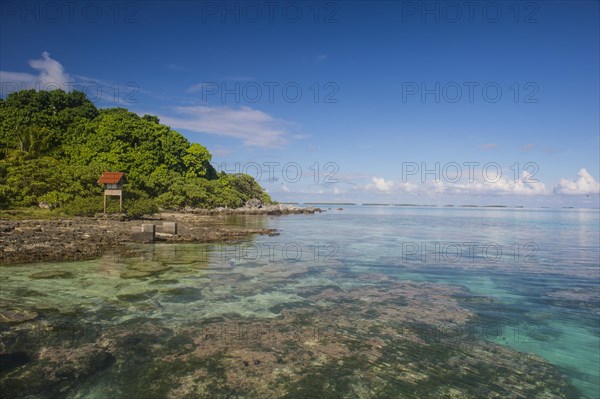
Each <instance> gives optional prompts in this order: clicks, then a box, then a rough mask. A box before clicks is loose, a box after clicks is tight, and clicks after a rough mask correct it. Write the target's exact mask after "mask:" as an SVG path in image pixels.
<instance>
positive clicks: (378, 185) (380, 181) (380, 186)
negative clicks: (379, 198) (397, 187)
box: [367, 177, 394, 192]
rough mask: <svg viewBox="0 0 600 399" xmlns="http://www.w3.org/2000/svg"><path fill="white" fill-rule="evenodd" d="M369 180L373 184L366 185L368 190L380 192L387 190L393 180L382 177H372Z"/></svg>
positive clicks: (391, 186)
mask: <svg viewBox="0 0 600 399" xmlns="http://www.w3.org/2000/svg"><path fill="white" fill-rule="evenodd" d="M371 180H372V181H373V184H369V185H368V186H367V189H368V190H372V189H375V190H377V191H381V192H389V191H390V190H391V189H392V188H393V187H394V182H393V181H391V180H385V179H384V178H383V177H373V178H372V179H371Z"/></svg>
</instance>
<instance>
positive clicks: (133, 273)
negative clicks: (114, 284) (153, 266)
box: [121, 270, 154, 279]
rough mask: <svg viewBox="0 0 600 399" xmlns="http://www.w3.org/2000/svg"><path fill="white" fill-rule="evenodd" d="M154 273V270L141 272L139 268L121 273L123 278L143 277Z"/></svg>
mask: <svg viewBox="0 0 600 399" xmlns="http://www.w3.org/2000/svg"><path fill="white" fill-rule="evenodd" d="M153 274H154V273H152V272H141V271H139V270H128V271H125V272H123V273H121V278H122V279H129V278H142V277H150V276H152V275H153Z"/></svg>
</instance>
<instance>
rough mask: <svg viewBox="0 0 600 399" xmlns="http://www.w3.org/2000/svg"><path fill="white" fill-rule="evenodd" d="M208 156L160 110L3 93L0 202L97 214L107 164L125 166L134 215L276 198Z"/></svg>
mask: <svg viewBox="0 0 600 399" xmlns="http://www.w3.org/2000/svg"><path fill="white" fill-rule="evenodd" d="M210 161H211V154H210V152H209V151H208V150H207V149H206V148H205V147H203V146H202V145H200V144H196V143H193V144H191V143H190V142H189V141H188V140H187V139H186V138H185V137H183V136H182V135H181V134H179V133H177V132H176V131H174V130H171V129H170V128H169V127H168V126H165V125H161V124H160V123H159V120H158V118H157V117H156V116H151V115H144V116H143V117H140V116H138V115H136V114H134V113H132V112H129V111H127V110H126V109H123V108H110V109H97V108H96V106H95V105H94V104H93V103H92V102H91V101H90V100H88V99H87V98H86V96H85V94H83V93H81V92H77V91H74V92H71V93H65V92H64V91H62V90H54V91H35V90H23V91H20V92H16V93H12V94H10V95H9V96H8V97H7V98H6V99H5V100H2V99H0V208H4V209H6V208H10V207H24V206H37V205H38V204H40V203H46V204H48V206H50V207H51V208H59V209H61V210H62V211H63V212H65V213H67V214H72V215H93V214H94V213H95V212H98V211H102V188H101V187H100V186H99V185H98V184H97V180H98V178H99V176H100V175H101V174H102V172H103V171H122V172H125V173H126V176H127V183H126V184H125V186H124V208H125V210H126V211H127V212H128V213H129V214H130V215H132V216H139V215H141V214H143V213H147V212H152V211H156V210H157V209H158V208H159V207H160V208H164V209H178V208H182V207H186V206H191V207H203V208H213V207H218V206H227V207H238V206H241V205H243V204H244V203H245V201H247V200H248V199H251V198H258V199H260V200H261V201H263V202H264V203H270V202H271V199H270V198H269V196H268V194H266V193H265V192H264V191H263V189H262V188H261V187H260V186H259V185H258V183H257V182H256V181H255V180H254V179H253V178H252V177H250V176H248V175H242V174H236V175H228V174H225V173H217V171H216V170H215V169H214V168H213V166H212V165H211V164H210ZM113 206H114V204H113Z"/></svg>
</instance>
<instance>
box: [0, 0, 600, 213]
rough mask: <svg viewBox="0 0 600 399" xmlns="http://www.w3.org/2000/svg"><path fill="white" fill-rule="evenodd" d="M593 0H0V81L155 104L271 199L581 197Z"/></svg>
mask: <svg viewBox="0 0 600 399" xmlns="http://www.w3.org/2000/svg"><path fill="white" fill-rule="evenodd" d="M599 4H600V3H599V2H597V1H564V2H561V1H523V2H519V1H516V2H513V1H510V2H509V1H506V2H504V1H498V2H494V1H474V2H463V1H456V2H454V1H427V2H423V1H286V2H279V1H249V2H248V1H229V2H222V1H169V2H159V1H156V2H152V1H124V2H119V1H80V2H74V1H51V2H44V1H11V0H3V1H2V2H0V96H1V97H3V98H5V97H6V96H7V95H9V94H10V93H11V92H14V91H17V90H19V89H22V88H31V87H34V88H36V89H38V90H49V89H53V88H61V89H63V90H65V91H69V90H81V91H84V92H86V93H87V94H88V97H89V98H90V99H91V100H93V101H94V102H95V103H96V104H97V106H99V107H103V108H104V107H125V108H128V109H129V110H131V111H133V112H136V113H138V114H139V115H144V114H152V115H157V116H158V117H159V118H160V120H161V123H164V124H167V125H169V126H171V127H172V128H173V129H175V130H177V131H179V132H180V133H182V134H183V135H185V136H186V137H187V138H188V139H189V140H190V141H191V142H198V143H200V144H203V145H205V146H206V147H207V148H208V149H209V150H210V151H211V153H212V154H213V165H215V167H216V168H217V169H218V170H225V171H228V172H243V173H248V174H250V175H252V176H254V177H255V178H257V179H258V180H259V182H260V183H261V185H262V186H263V187H265V188H266V189H267V190H268V192H269V193H270V194H271V196H272V197H273V199H275V200H278V201H282V202H286V201H287V202H355V203H393V204H407V203H410V204H432V205H446V204H454V205H464V204H476V205H506V206H520V205H524V206H527V207H546V206H547V207H569V206H574V207H598V206H599V201H600V199H599V191H600V184H599V182H598V180H599V179H600V159H599V153H600V82H599V76H600V74H599V71H600V50H599V49H600V28H599V18H600V9H599Z"/></svg>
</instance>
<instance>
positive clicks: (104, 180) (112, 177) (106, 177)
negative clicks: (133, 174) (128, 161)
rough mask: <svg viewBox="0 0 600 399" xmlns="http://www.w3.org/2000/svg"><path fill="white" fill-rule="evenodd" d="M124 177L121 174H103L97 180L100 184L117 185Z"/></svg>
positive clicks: (123, 174)
mask: <svg viewBox="0 0 600 399" xmlns="http://www.w3.org/2000/svg"><path fill="white" fill-rule="evenodd" d="M124 177H125V173H123V172H104V173H102V176H100V178H99V179H98V183H100V184H118V183H119V182H121V180H123V178H124Z"/></svg>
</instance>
